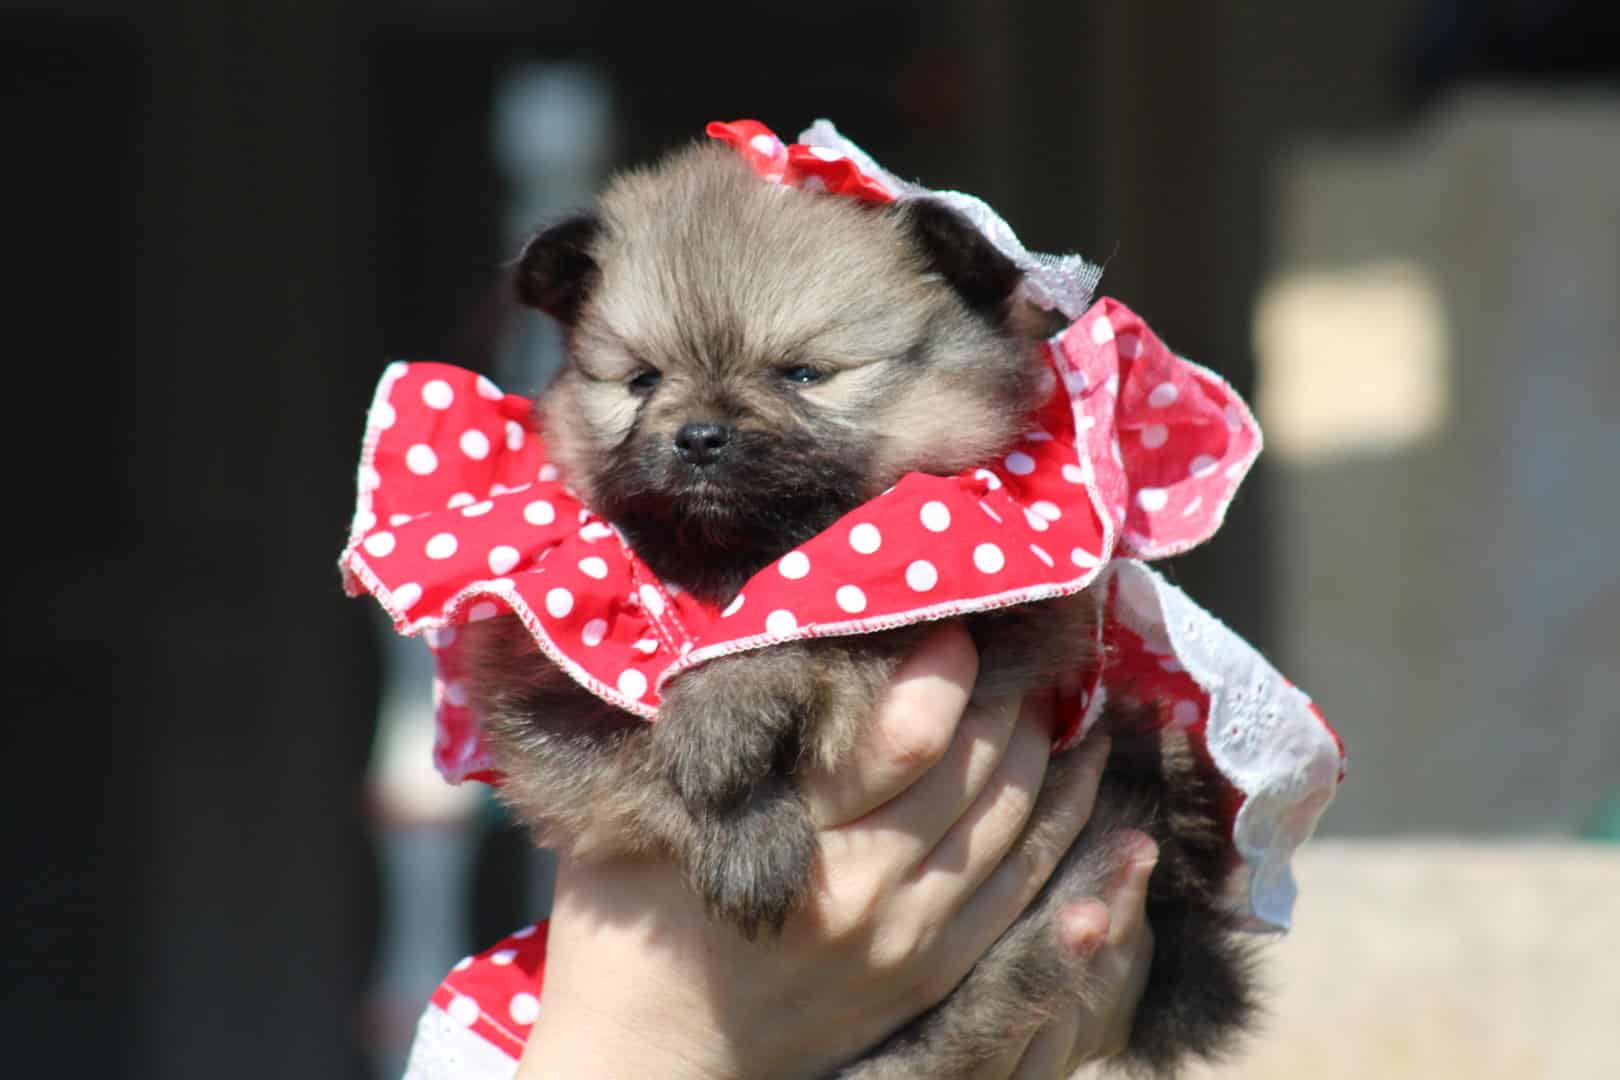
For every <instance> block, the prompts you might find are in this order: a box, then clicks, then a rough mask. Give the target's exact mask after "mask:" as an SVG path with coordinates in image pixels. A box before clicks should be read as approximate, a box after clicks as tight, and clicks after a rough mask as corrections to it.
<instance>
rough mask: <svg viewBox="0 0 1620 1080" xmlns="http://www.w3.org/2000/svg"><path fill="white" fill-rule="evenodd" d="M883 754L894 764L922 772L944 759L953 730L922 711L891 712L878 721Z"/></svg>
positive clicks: (925, 711)
mask: <svg viewBox="0 0 1620 1080" xmlns="http://www.w3.org/2000/svg"><path fill="white" fill-rule="evenodd" d="M882 725H883V726H882V738H883V745H884V749H885V752H886V753H887V754H888V756H889V757H890V759H892V760H893V761H894V763H895V764H897V765H900V766H902V767H904V768H907V769H924V768H927V767H928V766H930V765H932V764H934V763H935V762H936V761H938V760H939V759H940V758H942V757H944V756H945V751H946V750H947V749H948V748H949V747H950V745H951V738H952V736H953V735H954V733H955V731H954V728H953V727H952V726H951V725H950V724H948V723H942V722H941V721H940V718H939V717H938V716H936V715H934V714H932V713H931V712H929V711H928V710H924V709H894V710H890V712H889V715H887V716H885V717H884V718H883V721H882Z"/></svg>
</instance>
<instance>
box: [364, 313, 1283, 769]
mask: <svg viewBox="0 0 1620 1080" xmlns="http://www.w3.org/2000/svg"><path fill="white" fill-rule="evenodd" d="M1047 360H1048V362H1049V363H1050V364H1051V366H1052V367H1051V376H1052V379H1053V381H1054V383H1055V384H1056V385H1061V386H1062V387H1065V388H1067V389H1068V391H1069V392H1068V393H1067V394H1054V395H1053V396H1052V397H1051V398H1050V399H1049V400H1048V401H1047V402H1046V403H1045V404H1044V405H1043V406H1042V407H1041V408H1040V409H1038V410H1037V411H1036V413H1035V414H1033V415H1032V416H1031V417H1030V418H1029V421H1028V422H1027V423H1026V424H1025V425H1024V427H1023V428H1022V429H1021V432H1020V435H1019V437H1018V440H1017V443H1016V445H1015V446H1014V447H1013V448H1011V449H1010V450H1009V451H1007V452H1006V453H1005V454H1004V455H1003V456H1002V457H1000V458H998V459H996V460H994V461H992V462H989V463H986V464H984V465H982V466H980V467H977V468H975V469H972V470H970V471H969V472H967V473H964V474H963V475H962V476H959V477H938V476H926V475H923V474H910V475H907V476H905V477H903V478H901V480H900V481H899V482H897V483H896V484H895V485H894V486H893V487H891V488H890V489H889V490H888V491H886V492H884V493H883V494H882V495H881V496H879V497H878V498H876V499H874V500H873V501H872V502H870V503H868V504H867V505H866V506H864V507H862V508H861V510H860V511H858V512H857V514H856V515H851V517H850V518H849V519H846V520H845V521H844V522H842V523H840V524H838V525H835V526H834V527H833V528H831V529H829V530H828V531H827V532H826V533H823V534H822V535H820V536H817V537H814V538H812V539H811V540H810V541H808V542H806V543H805V544H803V545H801V546H800V547H799V548H798V549H796V550H795V551H792V552H789V553H788V554H787V555H785V556H783V557H782V558H781V559H779V560H777V561H776V562H775V563H773V564H772V565H771V566H770V567H768V568H767V569H766V570H765V571H763V572H762V573H761V574H760V575H759V576H757V577H756V578H755V579H754V580H753V581H751V582H749V583H747V584H746V585H745V586H744V588H743V589H742V590H741V591H740V592H739V594H738V595H737V597H736V598H735V599H734V600H733V601H732V602H731V603H729V604H728V605H727V606H726V608H725V610H724V611H723V612H722V611H719V610H716V608H715V607H714V606H710V605H707V604H705V603H703V602H701V601H699V600H697V599H695V598H693V597H692V596H691V595H689V594H686V593H681V592H677V591H674V590H665V589H663V588H660V587H659V585H658V584H657V582H656V578H655V577H654V576H653V575H652V574H651V572H650V571H649V570H648V569H647V567H646V566H645V564H644V563H642V561H641V560H640V559H639V558H637V557H636V555H635V554H634V553H633V552H631V551H629V550H628V549H627V548H626V547H625V546H624V543H623V541H622V540H621V539H620V538H619V536H618V534H617V533H616V532H615V531H614V530H613V529H612V528H611V526H609V525H608V524H607V523H606V522H604V521H602V520H601V519H599V518H596V517H594V516H593V515H592V514H590V513H589V511H588V510H586V508H584V507H583V506H581V505H580V503H579V501H578V499H577V498H576V497H575V496H574V495H573V493H572V492H571V491H570V490H569V489H568V488H567V487H566V486H565V484H564V481H563V478H562V477H561V475H560V474H559V472H558V470H557V468H556V466H555V465H554V464H553V463H552V462H551V461H549V460H548V458H547V448H546V446H545V441H544V438H543V437H540V436H536V434H535V433H534V431H533V430H532V428H531V427H529V426H528V424H529V417H530V416H531V415H532V405H531V403H530V402H528V401H526V400H525V399H523V398H520V397H518V396H516V395H507V394H504V393H501V392H500V391H499V388H496V387H494V385H493V384H490V383H488V380H482V378H481V377H480V376H477V375H474V374H471V373H468V372H465V371H462V370H460V369H457V368H452V367H448V366H445V365H439V364H407V365H402V366H401V367H399V368H398V369H395V371H394V373H393V374H392V375H391V376H389V377H388V379H387V380H385V385H384V386H382V387H380V388H379V392H378V393H379V397H378V400H377V401H376V402H375V403H374V404H373V406H372V410H371V412H370V414H369V423H370V430H369V431H368V436H367V438H368V441H369V443H370V444H371V445H372V447H373V449H372V450H371V451H370V452H369V456H368V457H367V459H366V460H365V461H364V462H363V463H362V469H361V473H360V475H361V476H362V478H363V479H362V485H361V486H362V489H363V490H362V491H361V494H360V500H359V501H360V506H359V507H357V510H356V514H355V523H356V526H355V534H354V537H353V539H352V540H351V546H350V550H349V552H348V554H346V556H345V561H344V566H345V568H346V570H347V571H348V572H349V573H350V575H351V583H352V587H353V588H357V589H364V588H367V587H370V586H369V584H368V583H369V582H372V581H375V583H376V586H377V587H378V588H383V589H391V590H393V597H392V608H391V610H393V612H394V613H395V616H396V618H399V619H400V620H401V621H402V622H401V625H402V627H405V628H414V629H436V628H439V627H450V626H454V625H455V624H456V623H459V622H465V621H471V620H474V619H478V618H487V617H490V616H492V615H494V614H498V613H500V612H502V611H506V610H512V611H516V612H518V613H519V614H523V613H524V612H528V613H530V614H529V615H528V616H527V619H528V621H527V623H526V625H528V626H530V628H531V630H532V631H533V632H535V633H536V634H538V635H544V637H545V644H546V646H547V648H548V649H549V650H551V651H552V653H553V655H559V656H562V657H564V658H566V664H565V667H566V668H567V670H569V671H570V672H571V673H572V674H574V675H575V676H576V677H577V678H579V679H580V680H581V681H582V682H583V683H584V684H585V685H586V686H587V687H589V688H591V689H592V690H594V691H595V692H597V693H600V694H602V695H603V696H604V697H606V698H608V700H610V701H612V702H613V703H614V704H617V705H619V706H620V707H622V708H626V709H629V710H630V711H632V712H637V713H639V714H641V715H643V716H648V717H652V716H654V715H656V710H657V706H658V701H659V692H658V688H659V687H660V686H662V685H663V683H664V682H666V681H667V680H668V679H670V678H673V677H675V676H676V675H678V674H679V673H680V672H681V671H683V670H685V669H686V668H689V667H691V666H693V665H696V664H700V663H703V662H704V661H705V660H706V659H708V658H710V657H712V656H714V655H718V654H719V653H721V652H727V651H733V650H735V649H737V648H751V647H756V646H758V645H762V644H765V643H768V642H769V641H771V640H779V639H782V638H790V637H801V636H805V635H809V634H815V633H818V632H850V631H851V630H859V629H863V628H866V627H869V626H871V625H875V623H874V620H883V623H882V624H883V625H892V624H894V622H895V621H897V620H898V621H900V622H904V621H915V620H918V619H924V618H937V617H939V616H941V615H948V614H951V613H954V612H959V611H965V610H973V609H974V607H975V606H976V605H982V604H984V603H985V602H986V601H985V598H986V597H989V596H997V597H1005V596H1007V595H1015V594H1016V593H1017V591H1019V590H1041V595H1050V594H1051V593H1052V591H1053V590H1057V591H1060V592H1062V591H1068V592H1072V591H1075V590H1077V589H1080V588H1083V587H1085V585H1086V584H1087V583H1088V582H1089V581H1090V580H1091V579H1092V578H1093V577H1095V575H1097V574H1098V573H1100V572H1102V569H1103V568H1104V567H1105V566H1106V565H1108V563H1109V560H1110V559H1111V558H1112V557H1113V556H1114V555H1115V554H1116V553H1123V554H1130V555H1135V556H1139V557H1149V558H1152V557H1158V556H1160V555H1164V554H1171V553H1174V552H1175V551H1179V550H1184V549H1185V548H1187V547H1190V546H1192V545H1193V544H1195V543H1197V542H1199V541H1200V540H1201V539H1203V538H1204V537H1206V536H1207V535H1208V534H1209V532H1210V531H1211V530H1212V529H1213V528H1214V527H1215V526H1216V525H1217V524H1218V523H1219V521H1220V518H1221V516H1222V515H1223V514H1224V511H1225V507H1226V504H1227V503H1228V502H1229V501H1230V499H1231V496H1232V491H1233V489H1234V488H1235V486H1236V480H1237V479H1238V478H1240V477H1241V474H1242V472H1243V471H1244V470H1245V469H1247V467H1248V463H1249V461H1250V460H1252V456H1253V451H1254V450H1255V449H1257V446H1258V439H1257V437H1256V435H1255V431H1254V428H1253V425H1252V422H1251V421H1250V420H1249V418H1248V412H1247V410H1246V409H1244V408H1243V407H1242V403H1241V402H1240V401H1238V400H1237V398H1236V397H1235V396H1233V395H1232V394H1231V391H1230V389H1229V388H1227V387H1226V385H1225V384H1224V383H1222V382H1221V381H1220V380H1218V379H1216V378H1215V377H1214V376H1212V375H1210V374H1208V373H1207V372H1205V371H1203V369H1200V368H1196V367H1194V366H1193V365H1190V364H1187V363H1186V362H1184V361H1181V360H1179V359H1177V358H1176V357H1175V356H1174V355H1173V354H1172V353H1170V352H1169V350H1168V349H1166V348H1165V347H1164V346H1163V344H1162V343H1161V342H1159V340H1158V338H1157V337H1155V336H1154V335H1153V333H1152V331H1151V330H1149V329H1148V328H1147V327H1146V325H1145V324H1143V323H1142V322H1141V321H1140V320H1139V319H1137V318H1136V316H1135V315H1134V314H1132V313H1131V312H1130V311H1129V310H1128V309H1126V308H1124V307H1123V306H1121V305H1118V304H1116V303H1115V302H1113V301H1111V300H1106V299H1105V300H1100V301H1098V302H1097V304H1095V305H1094V306H1093V308H1092V310H1091V311H1090V312H1088V313H1087V314H1086V316H1085V317H1083V318H1082V319H1081V320H1079V321H1077V322H1076V323H1075V324H1074V325H1073V326H1071V327H1070V328H1069V329H1068V330H1067V331H1065V332H1064V333H1063V334H1060V335H1059V336H1058V337H1057V338H1054V339H1053V341H1052V343H1051V346H1050V348H1049V350H1048V355H1047ZM486 384H487V385H486ZM383 406H386V408H384V407H383ZM384 420H387V421H388V422H387V424H386V425H385V424H384V423H383V421H384ZM1234 423H1235V424H1236V427H1235V428H1234V426H1233V424H1234ZM1122 435H1125V436H1128V437H1123V438H1122V437H1121V436H1122ZM1144 479H1145V482H1144ZM974 508H976V510H977V512H974ZM857 515H858V516H857ZM1116 518H1117V523H1116ZM379 521H385V522H389V523H390V524H388V525H387V526H386V527H382V528H379V527H378V522H379ZM407 582H409V583H410V584H412V585H413V586H415V590H416V591H413V590H407V591H406V596H407V597H408V598H410V599H411V600H412V603H411V604H409V605H401V604H400V603H399V586H401V585H403V584H405V583H407ZM1009 590H1011V591H1012V592H1011V593H1009ZM1003 602H1004V601H1003ZM664 642H668V643H670V644H669V647H668V648H665V647H664V646H663V643H664ZM649 645H651V646H652V647H651V648H649ZM454 651H455V647H454V646H447V647H445V648H444V649H441V650H439V651H438V652H437V653H436V655H437V657H438V660H439V664H440V668H441V674H443V673H444V671H445V669H446V665H447V664H449V665H453V662H454V661H453V659H452V658H451V657H452V655H453V654H454ZM627 672H628V673H632V674H628V675H627V674H625V673H627ZM627 688H628V689H627ZM630 689H634V690H636V691H637V692H636V693H633V694H632V693H630V692H629V690H630ZM446 711H450V712H453V711H455V710H454V706H453V705H450V704H448V703H446V704H442V705H441V713H443V712H446ZM459 725H460V726H459V728H458V730H459V731H460V732H461V736H460V737H447V738H443V739H441V740H440V743H441V745H440V747H439V749H438V750H437V751H436V753H437V754H438V762H439V765H440V767H441V768H442V769H444V770H445V771H446V772H447V774H449V775H458V776H459V775H468V774H469V773H474V772H478V771H480V770H484V769H487V768H488V762H487V758H486V757H485V756H484V754H483V751H482V748H481V746H479V745H478V744H477V742H476V726H475V725H474V723H473V721H472V719H471V717H462V718H460V721H459Z"/></svg>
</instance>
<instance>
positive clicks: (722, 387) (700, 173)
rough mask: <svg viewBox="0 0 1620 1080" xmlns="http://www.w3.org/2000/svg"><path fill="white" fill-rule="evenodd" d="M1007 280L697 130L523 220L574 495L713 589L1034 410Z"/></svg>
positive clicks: (722, 592) (889, 211)
mask: <svg viewBox="0 0 1620 1080" xmlns="http://www.w3.org/2000/svg"><path fill="white" fill-rule="evenodd" d="M1019 277H1020V274H1019V272H1018V270H1017V269H1016V267H1014V266H1013V265H1012V263H1010V262H1009V261H1008V260H1007V259H1005V258H1004V257H1003V256H1001V255H1000V253H999V252H997V251H996V250H995V249H994V248H993V247H992V246H991V245H989V244H988V243H987V242H985V241H984V240H983V238H982V237H981V236H980V235H979V234H978V233H977V231H976V230H974V229H973V228H972V226H971V225H969V224H968V223H966V222H965V221H963V220H961V219H960V218H959V217H958V216H957V215H956V214H954V213H953V212H952V211H950V210H948V209H946V208H945V207H943V206H942V205H939V204H935V203H927V202H918V203H911V204H907V205H906V206H904V207H903V208H893V207H889V208H885V207H877V206H873V205H870V204H865V203H860V202H857V201H855V200H851V199H845V198H839V197H835V196H827V195H816V194H811V193H807V192H802V191H798V190H794V189H787V188H781V187H776V186H773V185H770V184H767V183H766V182H764V181H762V180H761V179H759V178H758V177H757V176H755V175H754V174H753V173H752V171H751V170H749V169H748V168H747V166H746V165H745V164H743V163H742V162H741V161H739V160H738V159H737V158H736V157H735V155H733V154H732V153H731V152H730V151H729V150H725V149H722V148H719V147H708V146H699V147H694V148H692V149H690V150H687V151H685V152H682V153H680V154H677V155H676V156H674V157H672V158H671V159H669V160H667V161H665V162H664V163H663V164H661V165H659V166H658V167H656V168H654V169H652V170H650V171H647V172H642V173H636V174H631V175H628V176H626V177H623V178H621V179H620V180H618V181H617V182H616V183H615V184H614V185H613V186H612V187H610V188H609V190H608V191H607V192H606V193H605V194H604V196H603V197H602V200H601V202H600V205H599V208H598V209H597V211H596V212H595V213H592V214H588V215H584V216H581V217H577V218H573V219H570V220H568V221H565V222H563V223H561V224H559V225H556V226H553V227H552V228H551V229H548V230H546V231H545V232H542V233H541V234H540V235H539V236H537V237H536V238H535V239H534V240H533V241H531V243H530V244H529V246H528V248H527V249H526V250H525V252H524V255H523V258H522V260H521V262H520V265H519V268H518V291H519V294H520V296H521V297H522V298H523V299H524V300H525V301H526V302H528V303H530V304H532V305H533V306H535V307H538V308H541V309H542V310H545V311H547V312H549V313H551V314H552V315H554V316H556V317H557V318H558V319H559V320H560V321H562V322H563V324H564V325H565V327H566V328H567V329H568V334H569V351H570V362H569V364H568V366H567V368H566V369H565V370H564V372H563V374H562V375H561V376H560V377H559V380H558V382H557V384H556V385H555V386H554V387H553V388H552V390H551V391H550V392H549V393H548V394H547V395H546V398H545V399H544V401H543V402H542V406H541V409H542V422H543V427H544V430H545V433H546V437H547V440H548V444H549V446H550V447H551V450H552V452H553V454H554V455H555V456H556V458H557V459H558V463H559V464H560V465H561V466H562V468H563V471H564V475H565V477H566V478H567V480H568V481H569V483H570V484H571V485H572V486H573V487H574V489H575V490H576V491H577V492H578V493H579V494H580V495H581V497H582V498H584V499H585V501H586V502H587V503H588V504H590V505H591V506H592V507H593V508H594V509H596V510H597V511H598V512H599V513H601V514H602V515H603V516H605V517H607V518H608V519H609V520H611V521H613V522H614V523H615V524H616V525H617V526H618V527H619V528H620V529H621V530H623V531H624V532H625V534H626V535H627V537H628V539H629V540H630V542H631V544H632V545H633V546H634V547H635V548H636V550H637V552H638V553H639V554H640V555H641V556H642V557H643V558H644V559H646V560H647V562H648V563H649V565H651V566H652V567H653V569H654V570H655V571H657V572H658V573H659V574H660V576H663V577H665V578H666V579H669V580H672V581H676V582H679V583H681V584H683V585H685V586H686V587H688V588H690V589H692V590H694V591H696V592H699V593H701V594H705V595H708V596H710V597H714V598H722V597H724V596H726V595H728V594H729V593H731V592H733V591H735V589H736V588H737V587H739V586H740V585H741V584H742V583H743V582H744V581H746V580H747V579H748V577H750V576H751V575H752V574H753V573H755V572H756V571H757V570H758V569H759V568H760V567H762V566H763V565H765V564H766V563H768V562H770V561H771V560H772V559H774V558H776V557H778V556H779V555H781V554H782V553H783V552H785V551H787V550H788V549H790V548H792V547H794V546H796V545H797V544H799V543H802V542H803V541H805V540H807V539H809V538H810V537H811V536H813V535H815V534H816V533H817V532H820V531H821V530H822V529H824V528H826V527H827V526H828V525H830V524H831V523H832V522H833V521H834V520H836V519H837V518H838V517H839V516H841V515H842V514H844V513H846V512H847V511H849V510H851V509H853V508H854V507H855V506H857V505H859V504H860V503H862V502H864V501H866V500H867V499H869V498H871V497H872V496H874V495H876V494H877V493H879V492H881V491H882V490H883V489H884V488H886V487H888V486H889V485H890V484H892V483H894V482H895V480H897V479H898V478H899V477H900V476H901V475H903V474H904V473H906V472H910V471H914V470H915V471H925V472H933V473H940V474H950V473H955V472H958V471H960V470H961V469H964V468H967V467H969V466H971V465H974V464H977V463H979V462H982V461H984V460H986V459H988V458H990V457H991V456H993V455H994V454H995V453H997V452H998V451H999V450H1000V449H1001V448H1002V447H1003V446H1004V445H1005V444H1007V443H1008V442H1009V441H1010V440H1011V439H1013V438H1014V437H1015V436H1016V435H1017V433H1018V432H1019V431H1020V430H1021V429H1022V421H1023V419H1024V417H1025V415H1026V414H1027V413H1028V411H1029V410H1030V409H1031V408H1032V407H1033V405H1034V404H1035V402H1034V400H1033V399H1034V395H1035V387H1036V385H1037V381H1038V370H1039V369H1038V366H1037V364H1038V357H1037V353H1036V352H1035V350H1034V349H1033V343H1032V337H1033V336H1036V335H1035V334H1034V333H1033V332H1026V331H1025V330H1024V328H1023V327H1022V325H1021V323H1020V320H1019V319H1017V318H1014V317H1013V316H1012V315H1011V314H1010V312H1009V298H1010V297H1011V294H1012V292H1013V290H1014V289H1015V288H1016V286H1017V284H1018V281H1019Z"/></svg>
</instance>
